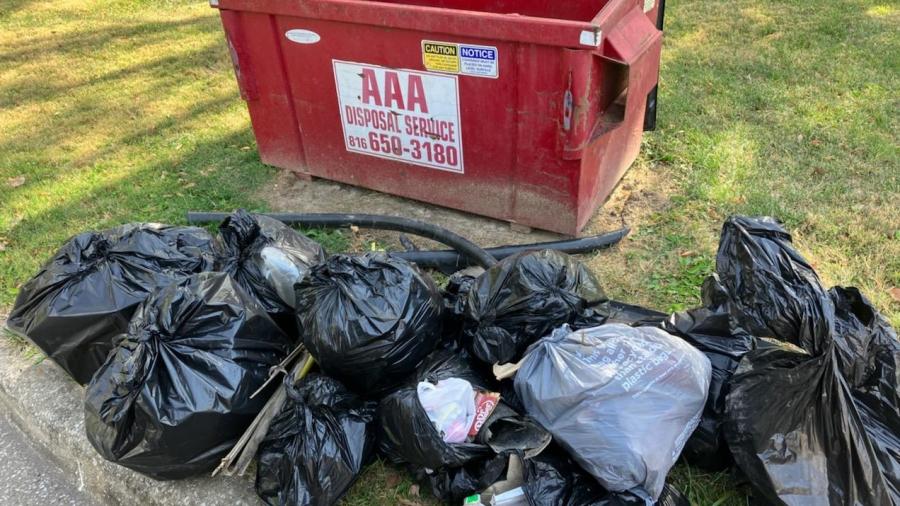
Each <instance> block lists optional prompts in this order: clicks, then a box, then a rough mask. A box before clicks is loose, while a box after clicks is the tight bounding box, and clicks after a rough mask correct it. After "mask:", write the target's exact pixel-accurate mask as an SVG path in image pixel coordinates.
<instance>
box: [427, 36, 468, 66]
mask: <svg viewBox="0 0 900 506" xmlns="http://www.w3.org/2000/svg"><path fill="white" fill-rule="evenodd" d="M422 63H423V64H424V65H425V68H426V69H428V70H433V71H436V72H452V73H454V74H456V73H459V46H457V45H456V44H446V43H442V42H430V41H427V40H423V41H422Z"/></svg>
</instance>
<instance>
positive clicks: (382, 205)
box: [257, 162, 668, 249]
mask: <svg viewBox="0 0 900 506" xmlns="http://www.w3.org/2000/svg"><path fill="white" fill-rule="evenodd" d="M667 187H668V185H667V184H666V183H665V182H664V181H663V180H661V177H660V174H659V173H657V172H654V171H653V170H651V169H650V168H649V167H647V166H646V165H645V164H641V163H639V162H638V163H635V165H634V166H633V167H632V168H631V170H629V171H628V172H627V173H626V174H625V177H624V178H623V179H622V181H621V182H620V183H619V186H618V188H617V189H616V190H615V191H614V192H613V194H612V196H611V197H610V198H609V199H608V201H607V202H606V204H605V205H603V206H601V207H600V208H599V209H598V210H597V212H596V213H595V215H594V217H593V218H592V219H591V221H590V222H588V224H587V226H586V227H585V229H584V232H583V233H582V235H591V234H599V233H602V232H605V231H611V230H615V229H618V228H620V227H622V226H624V225H628V226H630V227H632V230H634V229H635V227H637V226H640V224H641V223H642V222H643V221H644V220H645V219H646V218H647V217H648V216H650V215H652V214H653V213H655V212H657V211H660V210H662V209H663V208H665V207H666V205H667V204H668V195H667V194H666V193H665V189H666V188H667ZM257 196H258V197H259V198H260V199H261V200H263V201H265V202H266V203H267V204H268V205H269V207H270V209H272V211H273V212H300V213H303V212H309V213H368V214H386V215H394V216H403V217H407V218H413V219H418V220H423V221H427V222H430V223H434V224H436V225H440V226H442V227H445V228H447V229H449V230H452V231H454V232H456V233H458V234H461V235H463V236H464V237H467V238H468V239H470V240H472V241H473V242H475V243H476V244H478V245H480V246H484V247H490V246H500V245H504V244H524V243H532V242H541V241H554V240H559V239H564V238H565V237H564V236H562V235H559V234H556V233H553V232H546V231H542V230H537V229H533V230H531V231H530V232H523V231H521V230H520V229H519V227H512V226H510V224H509V223H507V222H504V221H500V220H494V219H491V218H485V217H481V216H478V215H474V214H469V213H465V212H461V211H456V210H453V209H448V208H444V207H439V206H434V205H431V204H427V203H424V202H418V201H415V200H410V199H405V198H402V197H397V196H393V195H388V194H385V193H381V192H377V191H373V190H368V189H365V188H359V187H354V186H350V185H346V184H343V183H337V182H334V181H328V180H324V179H318V178H314V179H313V180H312V181H307V180H304V179H300V178H298V177H296V176H295V175H294V174H293V173H292V172H289V171H286V170H282V171H279V172H278V175H277V176H276V178H275V179H274V180H273V181H272V182H271V183H269V184H268V185H266V186H264V187H263V188H261V189H260V190H259V192H258V195H257ZM397 237H398V234H397V233H395V232H381V231H369V230H360V231H359V232H358V233H356V234H354V237H352V238H351V243H352V245H353V247H354V249H363V248H365V247H366V245H367V244H369V243H370V242H371V241H373V240H374V241H378V242H380V243H381V244H385V245H387V246H389V247H390V248H396V249H401V246H400V243H399V241H398V239H397ZM411 238H412V239H413V241H414V243H415V244H416V245H417V246H418V247H419V248H421V249H433V248H442V246H440V245H439V244H436V243H434V242H432V241H428V240H425V239H420V238H418V237H411ZM626 241H627V239H626Z"/></svg>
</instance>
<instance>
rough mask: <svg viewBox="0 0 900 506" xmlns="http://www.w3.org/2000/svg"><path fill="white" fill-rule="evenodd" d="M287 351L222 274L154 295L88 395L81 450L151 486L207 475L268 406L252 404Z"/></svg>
mask: <svg viewBox="0 0 900 506" xmlns="http://www.w3.org/2000/svg"><path fill="white" fill-rule="evenodd" d="M291 346H292V343H290V342H289V340H288V338H287V336H285V335H284V334H283V333H282V331H281V330H280V329H279V328H278V326H277V325H276V324H275V323H274V322H273V321H272V319H271V318H270V317H269V316H268V314H267V313H266V312H265V310H264V309H263V307H262V306H261V305H260V304H259V302H258V301H257V300H256V299H255V298H253V297H252V296H250V295H249V294H248V293H247V292H245V291H244V290H243V289H242V288H241V287H240V286H239V285H238V284H237V283H236V282H235V281H234V280H233V279H232V278H231V277H230V276H229V275H228V274H225V273H220V272H209V273H202V274H198V275H195V276H192V277H190V278H186V279H184V280H181V281H179V282H177V283H175V284H172V285H169V286H167V287H164V288H161V289H158V290H156V291H154V292H153V293H152V294H151V295H150V296H149V297H148V298H147V300H146V301H145V302H144V303H143V304H141V305H140V307H139V308H138V309H137V311H136V313H135V315H134V318H132V320H131V322H130V323H129V325H128V332H127V333H125V334H123V335H122V336H120V337H119V340H118V344H117V345H116V348H115V349H114V350H113V351H112V353H110V355H109V358H108V359H107V361H106V362H105V363H104V364H103V366H102V367H101V368H100V369H99V370H98V371H97V374H96V375H95V376H94V378H93V380H91V383H90V384H89V385H88V387H87V390H86V392H85V402H84V405H85V422H84V424H85V430H86V432H87V437H88V440H90V442H91V444H92V445H93V446H94V448H95V449H96V450H97V451H98V452H99V453H100V455H102V456H103V457H104V458H105V459H107V460H109V461H112V462H115V463H117V464H120V465H123V466H125V467H128V468H131V469H133V470H135V471H138V472H141V473H144V474H146V475H148V476H151V477H153V478H156V479H177V478H184V477H187V476H191V475H194V474H198V473H202V472H206V471H210V470H212V469H213V468H214V467H216V465H218V464H219V461H220V460H221V459H222V457H223V456H224V455H225V454H226V453H227V452H228V451H229V450H230V449H231V448H232V447H233V446H234V444H235V442H237V440H238V438H239V437H240V436H241V434H242V433H243V432H244V430H245V429H246V428H247V426H248V425H249V424H250V422H251V421H253V418H254V417H255V416H256V414H257V413H258V412H259V411H260V409H262V407H263V405H264V404H265V403H266V399H267V396H266V395H259V396H257V397H255V398H253V399H251V398H250V394H251V393H253V392H254V391H256V390H257V389H258V388H259V387H260V386H262V384H263V383H264V382H265V381H266V378H267V377H268V373H269V368H270V367H272V366H273V365H275V364H277V363H278V362H279V361H280V360H281V359H282V358H284V356H285V355H286V354H287V351H288V350H289V349H290V348H291Z"/></svg>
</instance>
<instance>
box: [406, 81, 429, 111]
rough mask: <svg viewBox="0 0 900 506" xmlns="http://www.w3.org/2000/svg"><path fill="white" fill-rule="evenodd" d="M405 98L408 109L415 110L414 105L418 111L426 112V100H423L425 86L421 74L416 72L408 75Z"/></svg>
mask: <svg viewBox="0 0 900 506" xmlns="http://www.w3.org/2000/svg"><path fill="white" fill-rule="evenodd" d="M406 100H407V101H408V103H407V106H409V110H410V111H415V110H416V106H418V107H419V112H422V113H425V114H428V102H426V101H425V87H424V86H423V85H422V76H419V75H416V74H410V75H409V82H408V83H407V91H406Z"/></svg>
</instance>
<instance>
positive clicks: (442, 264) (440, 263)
mask: <svg viewBox="0 0 900 506" xmlns="http://www.w3.org/2000/svg"><path fill="white" fill-rule="evenodd" d="M628 230H629V229H628V228H622V229H619V230H616V231H614V232H608V233H605V234H600V235H595V236H591V237H583V238H581V239H569V240H564V241H552V242H538V243H531V244H513V245H508V246H499V247H496V248H485V251H487V252H488V253H490V255H491V256H493V257H494V258H496V259H497V260H503V259H504V258H506V257H508V256H512V255H515V254H516V253H520V252H522V251H530V250H538V249H552V250H556V251H562V252H565V253H576V254H577V253H590V252H592V251H597V250H600V249H604V248H609V247H611V246H613V245H615V244H617V243H618V242H619V241H621V240H622V238H623V237H625V236H626V235H628ZM393 255H395V256H398V257H400V258H403V259H404V260H407V261H409V262H413V263H415V264H416V265H418V266H419V267H424V268H428V269H437V270H439V271H441V272H443V273H444V274H452V273H454V272H456V271H458V270H460V269H463V268H466V267H468V266H470V265H472V264H471V262H470V261H469V260H468V259H467V258H466V257H464V256H463V255H460V254H459V253H458V252H456V251H453V250H442V251H401V252H397V253H393Z"/></svg>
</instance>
